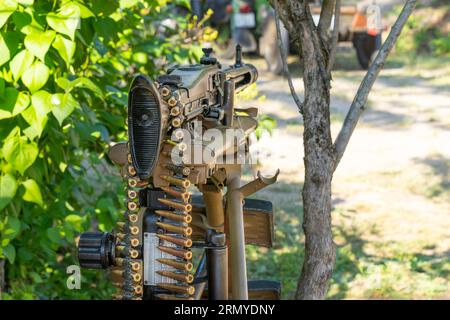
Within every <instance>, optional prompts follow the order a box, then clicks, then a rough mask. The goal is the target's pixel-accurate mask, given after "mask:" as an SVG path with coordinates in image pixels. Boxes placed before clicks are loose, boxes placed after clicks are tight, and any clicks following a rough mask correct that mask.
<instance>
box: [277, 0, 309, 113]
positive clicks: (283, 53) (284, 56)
mask: <svg viewBox="0 0 450 320" xmlns="http://www.w3.org/2000/svg"><path fill="white" fill-rule="evenodd" d="M273 7H274V11H275V25H276V27H277V40H278V47H280V53H281V61H282V62H283V71H284V74H285V76H286V78H287V81H288V84H289V89H290V90H291V95H292V98H293V99H294V102H295V104H296V105H297V108H298V111H299V112H300V114H301V113H302V106H303V103H302V102H301V101H300V98H299V97H298V95H297V93H296V92H295V88H294V84H293V82H292V76H291V73H290V72H289V67H288V65H287V52H286V50H284V49H285V47H284V46H283V39H282V38H281V26H280V17H279V14H278V2H277V1H274V2H273Z"/></svg>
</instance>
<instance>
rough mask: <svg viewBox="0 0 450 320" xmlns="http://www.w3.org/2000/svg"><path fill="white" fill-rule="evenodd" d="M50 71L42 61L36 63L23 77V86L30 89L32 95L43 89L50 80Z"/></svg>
mask: <svg viewBox="0 0 450 320" xmlns="http://www.w3.org/2000/svg"><path fill="white" fill-rule="evenodd" d="M48 75H49V69H48V67H47V66H46V65H45V64H43V63H42V62H40V61H36V62H35V63H34V64H33V65H32V66H31V67H30V68H28V69H27V70H26V71H25V72H24V73H23V75H22V82H23V84H24V85H25V86H26V87H27V88H28V89H30V91H31V93H33V92H35V91H38V90H39V89H40V88H42V87H43V86H44V85H45V83H46V82H47V80H48Z"/></svg>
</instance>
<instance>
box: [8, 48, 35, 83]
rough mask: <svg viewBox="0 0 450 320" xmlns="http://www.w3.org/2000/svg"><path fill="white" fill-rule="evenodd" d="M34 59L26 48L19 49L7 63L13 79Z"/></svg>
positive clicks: (17, 78)
mask: <svg viewBox="0 0 450 320" xmlns="http://www.w3.org/2000/svg"><path fill="white" fill-rule="evenodd" d="M33 61H34V56H33V54H31V52H29V51H28V50H27V49H24V50H22V51H20V52H19V53H18V54H16V55H15V57H14V58H13V59H12V60H11V62H10V63H9V68H10V69H11V72H12V74H13V77H14V79H15V80H16V81H17V80H19V79H20V77H21V76H22V74H23V73H24V72H25V70H27V69H28V68H29V67H30V66H31V65H32V64H33Z"/></svg>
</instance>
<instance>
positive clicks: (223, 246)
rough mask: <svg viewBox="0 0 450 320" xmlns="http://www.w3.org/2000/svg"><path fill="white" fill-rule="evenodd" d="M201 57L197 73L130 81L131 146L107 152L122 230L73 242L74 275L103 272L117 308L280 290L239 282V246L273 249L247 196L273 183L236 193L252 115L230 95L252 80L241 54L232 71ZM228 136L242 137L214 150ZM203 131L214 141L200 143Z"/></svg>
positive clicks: (256, 204)
mask: <svg viewBox="0 0 450 320" xmlns="http://www.w3.org/2000/svg"><path fill="white" fill-rule="evenodd" d="M203 51H204V54H205V55H204V56H203V57H202V58H201V61H200V64H194V65H187V66H177V67H175V68H172V69H170V70H169V71H168V73H167V74H166V75H162V76H159V77H158V78H157V80H156V81H155V82H152V81H151V80H149V79H148V78H147V77H145V76H142V75H138V76H136V77H135V78H134V80H133V81H132V84H131V88H130V92H129V97H128V119H127V126H128V137H129V141H128V142H123V143H117V144H115V145H114V146H113V147H112V148H111V149H110V151H109V158H110V159H111V160H112V161H113V162H114V163H115V164H117V165H119V166H120V167H121V174H122V176H123V177H124V179H125V181H126V183H127V187H126V198H127V199H126V207H127V211H126V212H125V214H124V221H120V222H118V223H117V232H114V231H113V232H111V233H109V232H107V233H98V232H86V233H83V234H82V235H81V236H80V239H79V242H78V259H79V263H80V265H81V267H84V268H93V269H110V272H111V278H112V282H113V283H114V285H116V286H117V287H118V288H119V293H117V294H116V295H115V296H114V298H116V299H162V300H167V299H181V300H183V299H187V300H190V299H202V298H209V299H228V298H229V297H232V298H233V299H247V298H248V297H249V294H250V298H268V299H276V298H278V297H279V291H280V285H279V283H278V282H274V281H253V282H252V281H249V282H248V281H247V273H246V260H245V245H246V244H254V245H260V246H266V247H271V246H272V238H273V214H272V204H271V203H270V202H269V201H262V200H255V199H245V197H247V196H249V195H251V194H253V193H254V192H256V191H258V190H260V189H261V188H263V187H265V186H267V185H269V184H272V183H274V182H275V181H276V179H277V175H278V172H277V173H276V174H275V175H274V176H272V177H263V176H261V175H260V174H259V172H258V178H257V179H256V180H254V181H252V182H249V183H248V184H246V185H244V186H241V167H242V163H241V162H242V161H237V160H238V158H239V157H238V156H239V155H240V156H241V158H243V159H244V160H245V159H246V158H248V152H249V139H248V136H249V134H250V133H251V132H253V131H254V130H255V129H256V127H257V121H256V119H255V117H256V116H257V109H256V108H249V109H237V108H235V106H234V96H235V93H237V92H239V91H241V90H244V89H245V88H246V87H248V86H249V85H251V84H252V83H254V82H255V81H256V79H257V75H258V73H257V70H256V69H255V67H254V66H252V65H250V64H245V63H243V62H242V57H241V51H240V47H239V46H237V47H236V61H235V63H234V65H231V66H223V65H221V64H220V63H219V62H218V61H217V59H216V58H214V57H212V56H211V53H212V51H211V50H210V49H203ZM211 130H212V131H211ZM229 130H232V131H233V132H234V131H238V132H239V133H240V134H239V135H233V139H231V142H230V141H228V140H230V139H228V140H227V139H226V140H227V141H226V142H223V140H222V143H217V142H218V141H220V136H221V135H222V136H225V135H226V134H227V131H229ZM210 132H213V133H214V139H209V140H208V139H206V140H207V141H206V142H205V141H204V140H203V139H201V138H202V137H204V136H205V135H207V136H209V137H211V136H212V135H211V134H208V133H210ZM199 137H200V139H199ZM211 140H214V141H213V142H214V146H215V147H211V143H207V142H211ZM205 154H206V155H208V156H207V157H204V155H205ZM199 155H200V157H198V156H199ZM199 159H200V160H199ZM194 186H195V187H196V188H197V189H198V191H199V193H197V195H192V194H191V190H193V189H194ZM225 190H226V193H225ZM202 250H203V254H202V255H199V257H197V256H195V257H194V258H193V252H197V251H202ZM228 257H229V259H228ZM194 264H195V265H196V268H195V273H193V270H194ZM229 275H230V276H231V281H230V282H229V281H228V276H229ZM229 284H230V285H231V288H229ZM229 289H231V290H229Z"/></svg>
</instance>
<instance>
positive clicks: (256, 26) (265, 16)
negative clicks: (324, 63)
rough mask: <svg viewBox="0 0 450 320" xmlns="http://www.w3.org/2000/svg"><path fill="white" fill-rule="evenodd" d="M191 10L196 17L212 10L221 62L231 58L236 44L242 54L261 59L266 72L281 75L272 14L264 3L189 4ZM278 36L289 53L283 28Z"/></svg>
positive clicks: (196, 1)
mask: <svg viewBox="0 0 450 320" xmlns="http://www.w3.org/2000/svg"><path fill="white" fill-rule="evenodd" d="M191 7H192V10H193V12H194V14H196V15H197V16H199V17H202V16H203V13H204V12H206V11H207V10H208V9H211V10H213V14H212V16H211V18H210V20H209V21H210V23H211V25H212V26H213V27H214V28H216V29H217V30H218V31H219V37H218V39H217V44H216V45H217V48H216V49H217V50H216V51H217V52H218V53H219V55H220V56H221V57H222V58H226V59H230V58H232V57H233V55H234V49H235V47H236V44H240V45H241V47H242V52H244V53H256V54H259V55H260V56H262V57H264V59H265V60H266V63H267V68H268V70H269V71H271V72H273V73H275V74H280V73H281V72H282V70H283V64H282V61H281V55H280V47H279V46H278V43H277V30H276V25H275V18H274V13H273V9H272V7H271V6H270V5H269V3H268V1H267V0H245V1H244V0H214V1H212V0H206V1H201V0H192V1H191ZM281 35H282V39H283V45H284V46H285V49H286V52H288V51H289V37H288V33H287V30H286V29H285V28H284V27H282V28H281Z"/></svg>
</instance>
